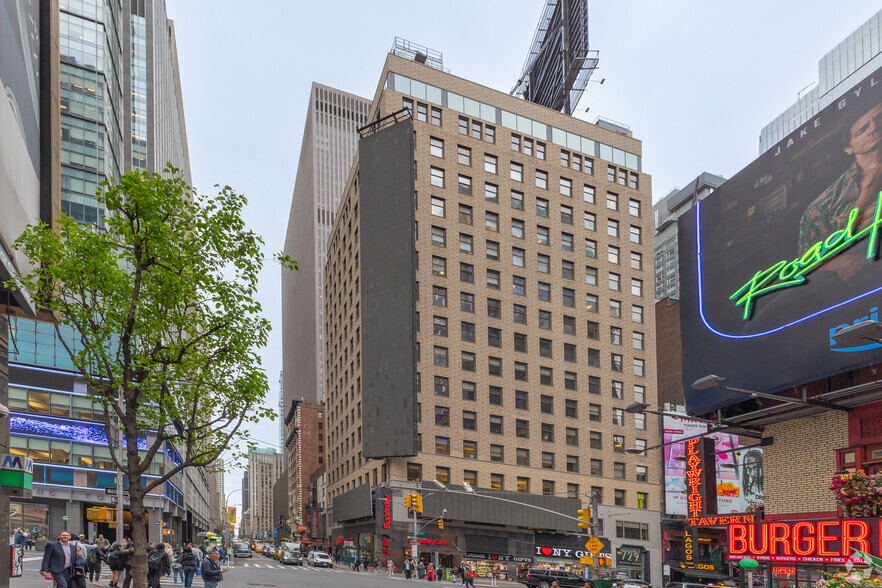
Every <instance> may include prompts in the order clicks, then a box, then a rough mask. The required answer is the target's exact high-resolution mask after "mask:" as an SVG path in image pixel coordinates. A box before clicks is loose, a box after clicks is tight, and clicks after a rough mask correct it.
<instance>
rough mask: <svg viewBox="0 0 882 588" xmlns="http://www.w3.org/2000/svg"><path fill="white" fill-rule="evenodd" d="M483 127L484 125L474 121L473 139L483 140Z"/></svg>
mask: <svg viewBox="0 0 882 588" xmlns="http://www.w3.org/2000/svg"><path fill="white" fill-rule="evenodd" d="M481 127H482V125H481V123H480V122H479V121H476V120H472V137H474V138H475V139H480V138H481V130H482V129H481Z"/></svg>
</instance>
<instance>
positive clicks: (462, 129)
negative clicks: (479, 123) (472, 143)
mask: <svg viewBox="0 0 882 588" xmlns="http://www.w3.org/2000/svg"><path fill="white" fill-rule="evenodd" d="M459 134H460V135H468V134H469V119H467V118H466V117H464V116H461V117H459Z"/></svg>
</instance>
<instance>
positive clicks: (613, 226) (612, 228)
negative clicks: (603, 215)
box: [606, 219, 619, 238]
mask: <svg viewBox="0 0 882 588" xmlns="http://www.w3.org/2000/svg"><path fill="white" fill-rule="evenodd" d="M606 234H607V235H608V236H610V237H615V238H618V236H619V221H617V220H612V219H609V220H607V221H606Z"/></svg>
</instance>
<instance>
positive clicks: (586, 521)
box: [577, 506, 591, 529]
mask: <svg viewBox="0 0 882 588" xmlns="http://www.w3.org/2000/svg"><path fill="white" fill-rule="evenodd" d="M577 512H578V514H579V520H580V521H582V522H581V523H579V528H580V529H590V528H591V507H590V506H588V507H585V508H583V509H581V510H579V511H577Z"/></svg>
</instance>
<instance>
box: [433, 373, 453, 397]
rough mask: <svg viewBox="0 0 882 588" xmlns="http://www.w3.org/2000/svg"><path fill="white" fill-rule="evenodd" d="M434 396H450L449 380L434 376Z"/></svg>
mask: <svg viewBox="0 0 882 588" xmlns="http://www.w3.org/2000/svg"><path fill="white" fill-rule="evenodd" d="M435 396H450V380H448V379H447V378H445V377H443V376H435Z"/></svg>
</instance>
